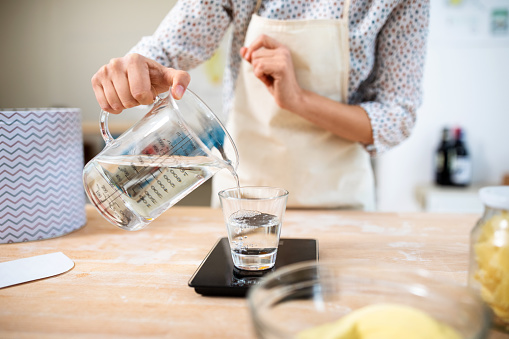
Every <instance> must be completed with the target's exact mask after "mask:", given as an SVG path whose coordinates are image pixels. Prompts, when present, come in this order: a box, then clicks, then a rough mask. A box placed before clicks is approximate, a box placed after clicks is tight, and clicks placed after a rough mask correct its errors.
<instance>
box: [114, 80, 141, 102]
mask: <svg viewBox="0 0 509 339" xmlns="http://www.w3.org/2000/svg"><path fill="white" fill-rule="evenodd" d="M112 82H113V87H115V91H116V92H117V96H118V98H119V99H120V102H121V103H122V106H123V107H124V108H131V107H134V106H138V105H139V103H138V101H137V100H136V99H135V98H134V97H133V96H132V94H131V89H130V88H129V87H130V86H129V81H128V80H127V75H126V74H125V73H122V74H115V75H114V76H113V79H112Z"/></svg>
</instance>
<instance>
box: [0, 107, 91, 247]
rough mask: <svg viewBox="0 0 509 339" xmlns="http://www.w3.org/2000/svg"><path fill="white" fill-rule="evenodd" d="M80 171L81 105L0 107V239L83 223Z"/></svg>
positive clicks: (63, 230)
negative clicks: (40, 107)
mask: <svg viewBox="0 0 509 339" xmlns="http://www.w3.org/2000/svg"><path fill="white" fill-rule="evenodd" d="M82 171H83V136H82V130H81V111H80V110H79V109H76V108H63V109H57V108H48V109H19V110H1V109H0V243H13V242H22V241H31V240H41V239H48V238H54V237H58V236H61V235H64V234H67V233H69V232H72V231H74V230H77V229H79V228H81V227H83V226H84V225H85V223H86V215H85V192H84V189H83V184H82V179H81V175H82Z"/></svg>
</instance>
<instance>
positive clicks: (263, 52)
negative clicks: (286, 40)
mask: <svg viewBox="0 0 509 339" xmlns="http://www.w3.org/2000/svg"><path fill="white" fill-rule="evenodd" d="M277 51H278V50H275V49H266V48H260V49H257V50H256V51H253V53H251V62H253V61H254V60H255V59H262V58H267V59H272V58H277V57H278V56H279V53H278V52H277Z"/></svg>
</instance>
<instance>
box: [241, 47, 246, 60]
mask: <svg viewBox="0 0 509 339" xmlns="http://www.w3.org/2000/svg"><path fill="white" fill-rule="evenodd" d="M246 52H247V47H241V48H240V56H241V57H243V58H244V56H245V55H246Z"/></svg>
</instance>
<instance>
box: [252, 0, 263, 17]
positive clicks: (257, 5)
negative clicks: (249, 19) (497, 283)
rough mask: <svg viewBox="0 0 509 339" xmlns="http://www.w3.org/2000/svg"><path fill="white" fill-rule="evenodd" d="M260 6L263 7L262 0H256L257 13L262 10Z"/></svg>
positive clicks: (255, 11)
mask: <svg viewBox="0 0 509 339" xmlns="http://www.w3.org/2000/svg"><path fill="white" fill-rule="evenodd" d="M260 7H262V0H257V1H256V7H255V10H254V13H255V14H258V11H259V10H260Z"/></svg>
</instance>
